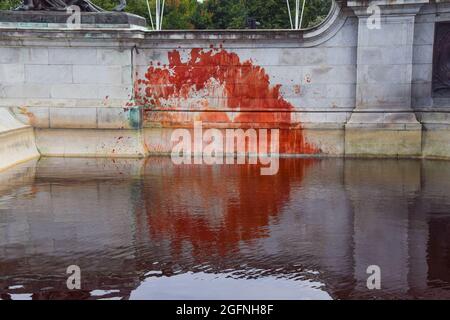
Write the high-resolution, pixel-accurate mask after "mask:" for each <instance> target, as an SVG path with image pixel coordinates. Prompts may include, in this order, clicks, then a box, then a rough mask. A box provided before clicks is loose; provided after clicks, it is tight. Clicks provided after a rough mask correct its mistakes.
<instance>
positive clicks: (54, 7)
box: [16, 0, 127, 12]
mask: <svg viewBox="0 0 450 320" xmlns="http://www.w3.org/2000/svg"><path fill="white" fill-rule="evenodd" d="M72 5H75V6H79V7H80V9H81V11H83V12H101V11H104V10H103V9H102V8H100V7H99V6H97V5H95V4H94V3H92V2H91V1H90V0H23V2H22V4H21V5H20V6H19V7H18V8H17V9H16V10H25V11H28V10H48V11H66V9H67V7H69V6H72ZM126 6H127V2H126V0H120V3H119V5H117V7H115V8H114V9H113V10H114V11H123V10H124V9H125V7H126Z"/></svg>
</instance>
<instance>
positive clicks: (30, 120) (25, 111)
mask: <svg viewBox="0 0 450 320" xmlns="http://www.w3.org/2000/svg"><path fill="white" fill-rule="evenodd" d="M18 110H19V112H20V114H23V115H24V116H26V117H27V118H28V124H29V125H30V126H33V127H34V126H36V123H37V119H36V116H35V115H34V113H32V112H30V111H29V110H28V109H27V108H26V107H19V108H18Z"/></svg>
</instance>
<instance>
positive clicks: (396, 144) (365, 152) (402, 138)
mask: <svg viewBox="0 0 450 320" xmlns="http://www.w3.org/2000/svg"><path fill="white" fill-rule="evenodd" d="M421 140H422V131H421V129H420V128H419V129H414V130H395V129H394V130H391V129H386V128H379V129H377V128H370V127H369V128H352V127H350V126H346V129H345V155H346V156H351V157H353V156H357V157H419V156H420V155H421V147H422V146H421Z"/></svg>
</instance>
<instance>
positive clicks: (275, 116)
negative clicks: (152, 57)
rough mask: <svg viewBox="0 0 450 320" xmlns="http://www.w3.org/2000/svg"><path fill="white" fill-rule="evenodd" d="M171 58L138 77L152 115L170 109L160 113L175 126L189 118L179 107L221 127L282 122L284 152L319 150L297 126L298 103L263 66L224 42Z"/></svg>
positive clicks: (140, 98)
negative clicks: (273, 81)
mask: <svg viewBox="0 0 450 320" xmlns="http://www.w3.org/2000/svg"><path fill="white" fill-rule="evenodd" d="M168 60H169V64H168V65H161V63H160V62H157V63H154V62H150V66H149V67H148V69H147V70H146V73H145V75H144V77H143V78H138V79H137V80H136V82H135V100H136V103H137V104H140V105H144V106H150V107H149V108H147V109H146V111H145V115H146V118H147V119H148V118H152V117H153V116H154V115H155V112H153V111H155V110H157V111H169V112H163V114H162V113H161V112H158V113H159V115H157V116H156V118H155V119H158V121H159V122H161V123H162V124H163V125H166V126H176V125H177V124H179V123H180V121H181V120H180V117H181V118H184V116H183V115H182V113H180V112H179V111H187V112H191V111H192V112H196V115H195V120H198V121H202V122H203V123H211V124H213V123H214V124H221V126H220V127H227V126H230V127H234V128H236V127H239V128H242V129H246V128H251V127H262V128H278V129H280V149H279V150H280V152H281V153H295V154H314V153H319V152H320V150H319V149H318V148H316V147H315V146H313V145H311V144H309V143H307V142H306V141H305V138H304V136H303V130H302V128H301V126H300V125H299V124H296V125H295V129H294V128H292V127H293V126H292V123H291V112H292V111H293V110H294V107H293V105H292V104H291V103H289V102H288V101H286V100H285V99H284V98H283V96H282V95H281V93H280V89H281V85H280V84H276V85H271V84H270V79H269V75H268V74H267V73H266V71H265V70H264V68H262V67H261V66H258V65H254V64H253V62H252V61H251V60H246V61H244V62H241V61H240V58H239V56H238V55H237V54H236V53H234V52H228V51H227V50H225V49H223V48H221V47H220V48H213V47H211V49H210V50H203V49H201V48H194V49H191V51H190V53H189V55H188V58H187V59H186V60H185V61H183V60H182V58H181V54H180V51H178V50H173V51H170V52H169V53H168ZM170 111H174V112H170ZM175 111H178V112H175ZM224 124H225V126H224Z"/></svg>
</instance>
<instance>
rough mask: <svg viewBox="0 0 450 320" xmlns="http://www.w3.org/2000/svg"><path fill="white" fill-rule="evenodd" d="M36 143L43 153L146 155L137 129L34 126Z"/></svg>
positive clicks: (100, 155)
mask: <svg viewBox="0 0 450 320" xmlns="http://www.w3.org/2000/svg"><path fill="white" fill-rule="evenodd" d="M36 144H37V147H38V148H39V151H40V152H41V154H42V155H43V156H60V157H119V158H120V157H128V158H142V157H145V156H146V155H147V151H146V149H145V146H144V143H143V138H142V136H141V133H140V132H139V131H137V130H106V129H105V130H97V129H37V130H36Z"/></svg>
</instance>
